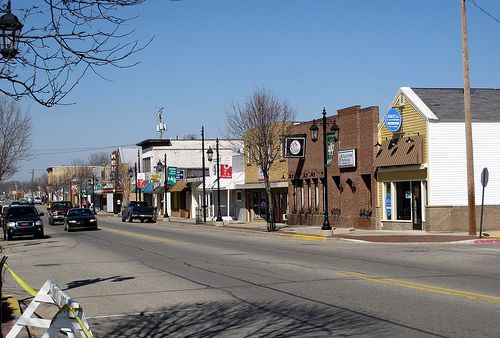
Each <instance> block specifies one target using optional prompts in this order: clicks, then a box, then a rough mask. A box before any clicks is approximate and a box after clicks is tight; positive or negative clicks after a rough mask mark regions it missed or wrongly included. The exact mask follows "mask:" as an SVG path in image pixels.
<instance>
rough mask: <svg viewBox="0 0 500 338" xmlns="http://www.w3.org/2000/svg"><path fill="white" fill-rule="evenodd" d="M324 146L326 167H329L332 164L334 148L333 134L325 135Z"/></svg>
mask: <svg viewBox="0 0 500 338" xmlns="http://www.w3.org/2000/svg"><path fill="white" fill-rule="evenodd" d="M326 146H327V150H326V151H327V158H326V166H327V167H331V165H332V163H333V155H334V148H335V137H334V135H333V134H329V135H326Z"/></svg>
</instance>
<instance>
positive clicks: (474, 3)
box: [472, 0, 500, 23]
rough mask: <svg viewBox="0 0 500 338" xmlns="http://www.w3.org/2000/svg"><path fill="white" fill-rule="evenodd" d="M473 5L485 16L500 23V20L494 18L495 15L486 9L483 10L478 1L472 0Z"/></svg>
mask: <svg viewBox="0 0 500 338" xmlns="http://www.w3.org/2000/svg"><path fill="white" fill-rule="evenodd" d="M472 4H473V5H474V6H476V7H477V8H479V10H480V11H481V12H483V13H484V14H486V15H487V16H489V17H490V18H492V19H493V20H495V21H496V22H498V23H500V19H498V18H496V17H495V16H493V14H491V13H489V12H488V11H486V10H485V9H483V8H482V7H481V6H479V5H478V4H477V3H476V0H472Z"/></svg>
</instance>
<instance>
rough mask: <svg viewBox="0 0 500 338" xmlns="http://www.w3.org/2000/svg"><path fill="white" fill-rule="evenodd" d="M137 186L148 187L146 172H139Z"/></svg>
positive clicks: (140, 187)
mask: <svg viewBox="0 0 500 338" xmlns="http://www.w3.org/2000/svg"><path fill="white" fill-rule="evenodd" d="M137 188H138V189H144V188H146V174H145V173H138V174H137Z"/></svg>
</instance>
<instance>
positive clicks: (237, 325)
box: [89, 302, 432, 337]
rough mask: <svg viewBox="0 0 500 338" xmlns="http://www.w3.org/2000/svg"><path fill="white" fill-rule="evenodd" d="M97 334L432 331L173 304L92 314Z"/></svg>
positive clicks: (318, 315)
mask: <svg viewBox="0 0 500 338" xmlns="http://www.w3.org/2000/svg"><path fill="white" fill-rule="evenodd" d="M89 323H90V325H91V329H92V331H93V333H94V334H95V335H96V336H97V337H221V336H222V337H253V336H257V337H291V336H302V337H320V336H323V337H331V336H338V335H342V336H343V335H345V336H379V337H385V336H390V335H393V334H395V333H396V334H397V335H404V334H422V333H424V334H432V333H429V332H425V331H421V330H419V329H415V328H412V327H408V326H405V325H399V324H397V323H394V322H389V321H386V320H383V319H380V318H377V317H374V316H370V315H364V314H361V313H357V312H353V311H349V310H346V309H342V308H337V307H321V306H314V305H311V306H302V305H293V304H290V303H278V304H274V303H262V304H250V303H216V302H213V303H206V304H191V305H176V306H173V307H169V308H165V309H163V310H160V311H155V312H152V313H146V314H136V315H124V316H121V317H110V318H94V319H90V320H89Z"/></svg>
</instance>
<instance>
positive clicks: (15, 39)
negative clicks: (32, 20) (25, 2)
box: [0, 0, 23, 59]
mask: <svg viewBox="0 0 500 338" xmlns="http://www.w3.org/2000/svg"><path fill="white" fill-rule="evenodd" d="M3 12H5V14H4V15H2V16H1V17H0V31H1V36H2V42H1V43H2V44H1V46H0V53H1V54H2V56H3V57H4V58H7V59H11V58H13V57H15V56H16V55H17V53H18V49H17V45H18V44H19V35H21V29H22V28H23V24H22V23H21V22H20V21H19V19H18V18H17V16H15V15H14V14H12V13H11V7H10V0H9V1H7V5H6V6H5V8H4V9H3Z"/></svg>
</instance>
